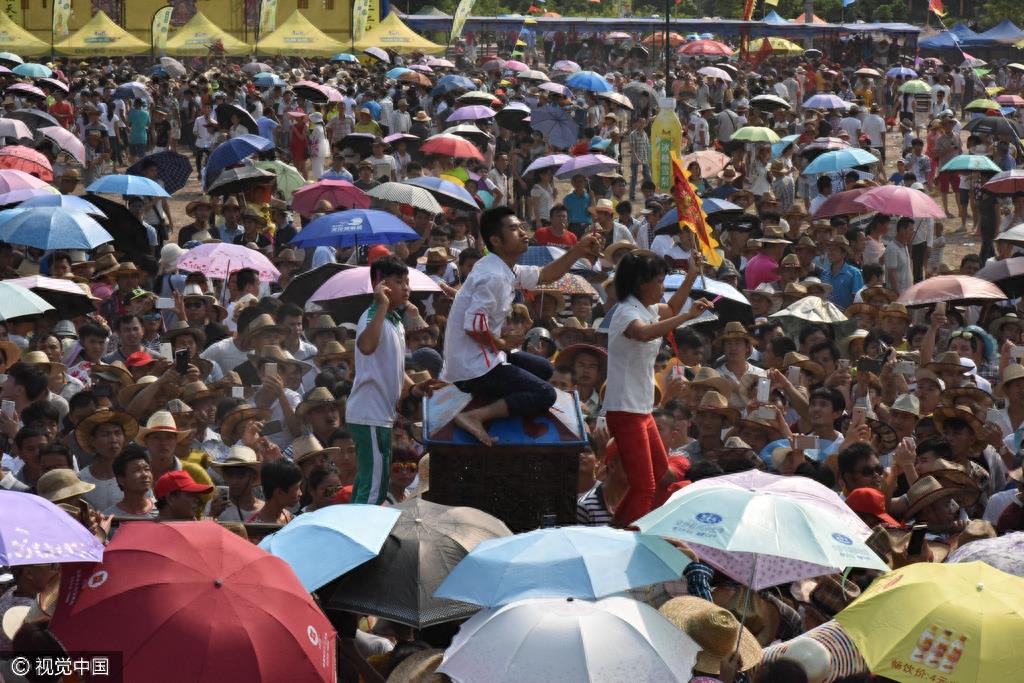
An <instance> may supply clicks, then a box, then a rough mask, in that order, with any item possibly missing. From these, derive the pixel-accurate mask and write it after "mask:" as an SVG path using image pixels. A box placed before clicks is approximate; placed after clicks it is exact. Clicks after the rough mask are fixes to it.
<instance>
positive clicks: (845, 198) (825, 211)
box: [811, 187, 871, 218]
mask: <svg viewBox="0 0 1024 683" xmlns="http://www.w3.org/2000/svg"><path fill="white" fill-rule="evenodd" d="M870 189H871V188H870V187H858V188H856V189H854V190H846V191H845V192H837V193H836V194H834V195H831V196H830V197H829V198H828V199H826V200H825V201H824V202H822V204H821V206H819V207H818V210H817V211H815V212H814V213H813V214H811V218H828V217H829V216H845V215H850V216H857V215H859V214H862V213H868V210H867V209H865V208H864V206H863V205H861V204H858V203H857V202H855V201H854V200H855V199H857V197H859V196H861V195H862V194H864V193H865V192H867V191H868V190H870Z"/></svg>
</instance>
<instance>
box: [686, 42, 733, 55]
mask: <svg viewBox="0 0 1024 683" xmlns="http://www.w3.org/2000/svg"><path fill="white" fill-rule="evenodd" d="M679 54H681V55H720V56H725V57H728V56H729V55H731V54H732V48H730V47H729V46H728V45H726V44H725V43H720V42H718V41H717V40H695V41H693V42H692V43H687V44H686V45H683V46H682V47H681V48H679Z"/></svg>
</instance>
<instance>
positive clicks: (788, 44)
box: [750, 38, 804, 56]
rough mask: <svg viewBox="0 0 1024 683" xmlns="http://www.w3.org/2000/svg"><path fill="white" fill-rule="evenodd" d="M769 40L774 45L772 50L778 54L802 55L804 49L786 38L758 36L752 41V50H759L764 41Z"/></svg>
mask: <svg viewBox="0 0 1024 683" xmlns="http://www.w3.org/2000/svg"><path fill="white" fill-rule="evenodd" d="M765 40H767V41H768V44H769V45H771V46H772V52H773V53H774V54H777V55H794V56H795V55H802V54H803V53H804V49H803V48H802V47H800V46H799V45H797V44H796V43H794V42H793V41H791V40H786V39H785V38H758V39H756V40H752V41H750V52H755V53H756V52H758V51H760V49H761V45H762V43H763V42H764V41H765Z"/></svg>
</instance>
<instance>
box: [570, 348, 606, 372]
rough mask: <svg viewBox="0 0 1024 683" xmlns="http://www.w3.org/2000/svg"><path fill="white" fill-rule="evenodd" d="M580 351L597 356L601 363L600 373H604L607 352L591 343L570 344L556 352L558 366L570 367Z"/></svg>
mask: <svg viewBox="0 0 1024 683" xmlns="http://www.w3.org/2000/svg"><path fill="white" fill-rule="evenodd" d="M581 353H589V354H591V355H593V356H595V357H596V358H597V360H598V362H599V363H600V364H601V374H604V373H605V372H606V371H607V368H608V352H607V351H605V350H604V349H602V348H601V347H599V346H594V345H593V344H572V345H571V346H566V347H565V348H564V349H562V350H561V351H559V352H558V365H559V367H562V366H568V367H572V365H573V362H574V361H575V360H576V356H578V355H579V354H581Z"/></svg>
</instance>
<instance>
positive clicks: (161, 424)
mask: <svg viewBox="0 0 1024 683" xmlns="http://www.w3.org/2000/svg"><path fill="white" fill-rule="evenodd" d="M150 434H174V435H175V436H177V438H178V442H179V443H181V442H182V441H186V440H188V439H189V438H190V437H191V436H192V430H191V429H189V430H186V431H180V430H179V429H178V424H177V423H176V422H175V421H174V416H173V415H171V414H170V413H169V412H168V411H166V410H158V411H156V412H155V413H153V414H152V415H150V416H149V419H148V420H146V426H145V427H143V428H142V429H140V430H139V434H138V436H136V437H135V440H136V441H137V442H138V443H140V444H145V442H146V437H147V436H149V435H150Z"/></svg>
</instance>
